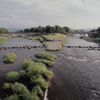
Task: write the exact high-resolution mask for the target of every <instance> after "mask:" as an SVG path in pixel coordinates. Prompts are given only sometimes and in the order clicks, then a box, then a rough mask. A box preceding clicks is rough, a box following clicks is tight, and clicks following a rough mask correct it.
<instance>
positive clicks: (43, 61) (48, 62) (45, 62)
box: [37, 59, 55, 67]
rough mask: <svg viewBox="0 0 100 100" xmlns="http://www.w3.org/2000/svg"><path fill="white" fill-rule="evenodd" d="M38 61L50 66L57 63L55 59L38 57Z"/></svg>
mask: <svg viewBox="0 0 100 100" xmlns="http://www.w3.org/2000/svg"><path fill="white" fill-rule="evenodd" d="M37 62H40V63H44V64H45V65H47V66H48V67H51V66H53V65H54V64H55V63H54V62H53V61H49V60H45V59H37Z"/></svg>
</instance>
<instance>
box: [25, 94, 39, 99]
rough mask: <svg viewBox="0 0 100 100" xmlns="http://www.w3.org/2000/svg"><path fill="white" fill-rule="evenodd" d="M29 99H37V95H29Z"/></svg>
mask: <svg viewBox="0 0 100 100" xmlns="http://www.w3.org/2000/svg"><path fill="white" fill-rule="evenodd" d="M25 100H26V99H25ZM29 100H39V98H38V97H37V96H34V95H30V97H29Z"/></svg>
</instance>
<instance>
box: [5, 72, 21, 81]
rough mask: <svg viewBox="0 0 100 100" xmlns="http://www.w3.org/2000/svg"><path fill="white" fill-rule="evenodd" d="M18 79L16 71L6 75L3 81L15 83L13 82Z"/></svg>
mask: <svg viewBox="0 0 100 100" xmlns="http://www.w3.org/2000/svg"><path fill="white" fill-rule="evenodd" d="M19 79H20V75H19V73H18V72H16V71H15V72H13V71H12V72H9V73H7V74H6V77H5V80H6V81H7V82H15V81H17V80H19Z"/></svg>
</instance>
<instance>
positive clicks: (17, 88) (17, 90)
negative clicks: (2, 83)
mask: <svg viewBox="0 0 100 100" xmlns="http://www.w3.org/2000/svg"><path fill="white" fill-rule="evenodd" d="M12 91H13V94H17V95H18V96H19V97H20V98H22V99H23V100H29V97H30V92H29V91H28V90H27V88H26V86H24V85H23V84H21V83H17V82H16V83H15V84H14V85H13V87H12Z"/></svg>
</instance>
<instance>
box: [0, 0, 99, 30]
mask: <svg viewBox="0 0 100 100" xmlns="http://www.w3.org/2000/svg"><path fill="white" fill-rule="evenodd" d="M46 25H51V26H54V25H59V26H62V27H63V26H68V27H70V28H75V29H78V28H82V29H84V28H97V27H99V26H100V0H0V27H4V28H31V27H38V26H46Z"/></svg>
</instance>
